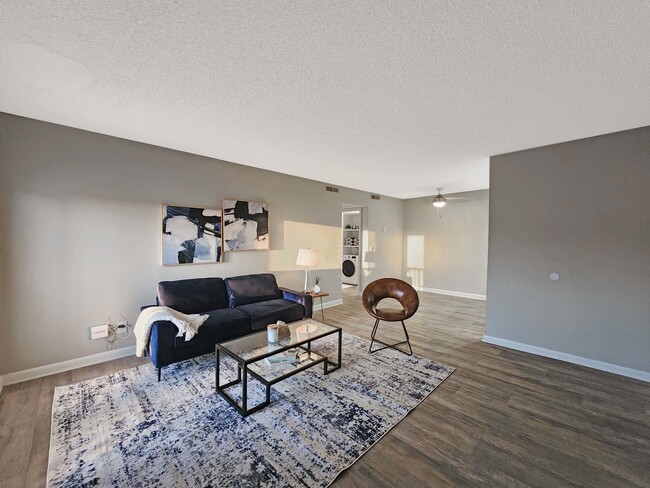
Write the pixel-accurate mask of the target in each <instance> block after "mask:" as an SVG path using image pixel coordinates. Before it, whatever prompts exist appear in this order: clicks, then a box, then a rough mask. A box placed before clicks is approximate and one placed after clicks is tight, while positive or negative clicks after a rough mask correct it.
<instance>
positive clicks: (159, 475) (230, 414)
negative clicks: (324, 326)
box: [48, 332, 453, 488]
mask: <svg viewBox="0 0 650 488" xmlns="http://www.w3.org/2000/svg"><path fill="white" fill-rule="evenodd" d="M368 344H369V343H368V341H366V340H364V339H361V338H359V337H356V336H354V335H350V334H346V333H345V332H344V333H343V367H342V368H341V369H339V370H337V371H335V372H333V373H331V374H330V375H328V376H324V375H323V374H322V367H319V366H315V367H314V368H311V369H310V370H307V371H305V372H302V373H299V374H297V375H295V376H292V377H291V378H289V379H287V380H285V381H282V382H280V383H278V384H276V385H274V386H273V393H272V396H271V400H272V403H271V405H269V406H268V407H266V408H264V409H262V410H261V411H259V412H257V413H255V414H253V415H250V416H248V417H246V418H242V417H241V416H240V415H239V414H238V413H237V412H235V410H234V409H233V408H232V407H230V405H228V404H227V403H226V401H225V400H223V399H222V398H221V397H220V396H218V395H217V394H216V392H215V389H214V381H215V378H214V357H213V355H206V356H201V357H199V358H195V359H192V360H188V361H183V362H181V363H177V364H175V365H173V366H169V367H167V368H165V369H164V371H163V381H162V382H160V383H158V382H157V381H156V380H157V378H156V374H155V371H154V368H153V366H152V365H145V366H139V367H137V368H132V369H127V370H124V371H120V372H119V373H115V374H112V375H109V376H104V377H101V378H96V379H94V380H89V381H84V382H81V383H77V384H74V385H69V386H64V387H60V388H56V390H55V393H54V405H53V407H52V436H51V441H50V461H49V468H48V486H49V487H50V488H54V487H70V486H75V487H81V486H83V487H90V486H115V487H131V486H134V487H149V486H157V487H188V488H189V487H215V488H216V487H218V488H226V487H299V486H300V487H316V486H328V485H329V484H330V483H332V482H333V481H334V479H335V478H336V476H337V475H338V474H339V473H340V472H341V471H342V470H344V469H345V468H347V467H349V466H351V465H352V464H353V463H354V462H355V461H356V460H357V459H359V457H361V455H363V454H364V453H365V452H366V451H367V450H368V449H370V448H371V447H372V446H373V444H374V443H375V442H377V441H378V440H379V439H380V438H381V437H382V436H383V435H384V434H386V432H388V431H389V430H390V429H391V428H392V427H394V426H395V425H396V424H397V423H398V422H399V421H400V420H401V419H402V418H403V417H404V416H405V415H406V414H408V412H409V411H411V410H412V409H413V408H415V407H416V406H417V405H418V404H419V403H420V402H421V401H422V400H424V399H425V398H426V397H427V396H428V395H429V394H430V393H431V392H432V391H433V390H434V389H435V388H436V387H437V386H438V385H439V384H440V383H442V382H443V381H444V380H445V378H447V377H448V376H449V375H450V374H451V373H452V372H453V368H451V367H449V366H445V365H442V364H438V363H435V362H432V361H429V360H427V359H423V358H420V357H417V356H411V357H409V356H406V355H404V354H400V353H398V352H396V351H392V350H384V351H381V352H378V353H375V354H372V355H371V354H368V352H367V351H368ZM334 347H335V341H334V338H333V337H332V338H326V339H323V340H321V342H320V343H319V344H318V347H317V344H313V348H314V350H317V349H319V350H325V351H331V354H332V355H331V357H335V352H334ZM231 367H232V368H233V369H231V370H230V371H226V374H229V375H230V376H229V379H231V378H232V375H234V371H235V370H234V364H233V365H231ZM256 386H257V388H256ZM250 387H251V388H252V389H253V390H254V391H253V393H249V395H250V396H251V398H252V403H249V405H255V404H256V401H255V395H261V394H262V393H263V390H262V389H261V387H260V385H259V383H258V384H256V383H255V382H251V385H250ZM260 398H261V397H260Z"/></svg>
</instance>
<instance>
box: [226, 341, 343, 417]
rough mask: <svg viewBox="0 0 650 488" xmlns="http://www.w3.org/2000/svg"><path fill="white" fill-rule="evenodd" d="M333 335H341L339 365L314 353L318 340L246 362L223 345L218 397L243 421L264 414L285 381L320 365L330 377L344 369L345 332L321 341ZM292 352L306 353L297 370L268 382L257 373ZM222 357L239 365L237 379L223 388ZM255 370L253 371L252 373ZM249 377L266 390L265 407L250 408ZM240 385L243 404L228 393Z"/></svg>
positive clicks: (263, 403) (291, 370) (263, 405)
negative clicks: (270, 361) (268, 361)
mask: <svg viewBox="0 0 650 488" xmlns="http://www.w3.org/2000/svg"><path fill="white" fill-rule="evenodd" d="M333 333H336V334H337V335H338V357H337V362H336V363H335V362H333V361H331V360H330V359H329V358H328V357H327V356H325V355H321V354H319V353H317V352H314V351H313V350H312V349H311V342H312V341H314V340H316V339H317V338H313V339H310V340H309V341H305V343H301V344H291V345H288V346H287V347H283V348H280V349H277V350H275V351H273V352H271V353H268V354H265V355H262V356H257V357H252V358H249V359H242V358H241V357H240V356H239V355H238V354H235V353H233V352H231V351H229V350H228V348H227V347H224V346H223V345H222V344H217V346H216V348H215V377H216V391H217V393H218V394H219V395H220V396H221V397H222V398H223V399H224V400H226V401H227V402H228V403H229V404H230V405H231V406H232V407H233V408H234V409H235V410H237V412H239V414H240V415H242V416H243V417H246V416H248V415H250V414H252V413H255V412H257V411H259V410H261V409H262V408H264V407H266V406H268V405H269V404H270V403H271V386H272V385H274V384H276V383H278V382H280V381H282V380H285V379H287V378H289V377H291V376H293V375H295V374H298V373H300V372H302V371H305V370H307V369H309V368H312V367H314V366H316V365H318V364H323V374H329V373H331V372H333V371H336V370H337V369H339V368H340V367H341V339H342V331H341V329H338V330H337V331H332V332H331V333H329V334H326V335H325V336H321V337H318V338H322V337H327V336H328V335H332V334H333ZM264 335H266V334H264ZM289 349H301V350H302V351H303V352H302V353H300V357H301V362H300V363H299V364H297V365H296V366H295V368H292V369H290V370H289V371H288V372H286V373H283V374H280V375H278V376H273V377H271V378H267V377H265V376H264V375H263V374H262V373H260V372H256V371H255V370H254V369H255V368H256V365H255V363H257V362H259V361H263V360H264V359H266V358H268V357H271V356H275V355H277V354H280V353H283V352H285V351H288V350H289ZM222 354H225V355H226V356H228V357H230V358H232V359H233V360H235V361H236V362H237V379H236V380H233V381H230V382H227V383H225V384H220V369H221V355H222ZM303 361H304V364H303ZM251 367H252V368H253V369H251ZM257 369H262V368H257ZM269 371H270V372H273V370H272V369H270V370H269ZM249 374H250V375H251V376H252V377H253V378H255V379H256V380H257V381H259V382H260V383H262V384H263V385H264V386H265V389H266V391H265V393H266V395H265V399H264V401H263V402H262V403H259V404H258V405H255V406H254V407H252V408H248V375H249ZM240 383H241V385H242V395H241V404H240V403H239V402H238V401H237V400H236V399H235V398H233V397H232V396H231V395H230V394H229V393H228V392H227V391H226V390H227V389H228V388H230V387H232V386H234V385H237V384H240Z"/></svg>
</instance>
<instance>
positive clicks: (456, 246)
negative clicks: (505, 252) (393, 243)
mask: <svg viewBox="0 0 650 488" xmlns="http://www.w3.org/2000/svg"><path fill="white" fill-rule="evenodd" d="M488 195H489V192H488V190H479V191H471V192H465V193H456V194H453V195H447V196H448V197H450V198H454V200H451V199H450V200H448V202H447V205H446V206H445V207H443V208H442V209H440V212H439V213H437V212H436V208H435V207H434V206H433V205H432V198H433V197H426V198H414V199H411V200H406V201H405V202H404V234H405V236H404V246H405V247H404V250H405V252H404V272H405V275H406V279H407V281H409V282H411V283H413V284H414V285H419V286H421V287H425V288H433V289H438V290H447V291H454V292H462V293H471V294H476V295H485V288H486V282H487V243H488ZM438 215H439V217H438ZM414 236H422V237H423V241H424V255H423V260H422V264H423V268H422V269H417V268H419V267H420V266H415V267H413V266H409V264H417V263H409V261H413V259H410V258H413V256H409V255H408V254H409V246H408V242H409V239H413V237H414ZM412 242H416V243H417V242H418V241H417V237H416V240H415V241H412ZM415 245H416V246H418V244H415ZM410 252H411V253H413V252H414V251H413V250H411V251H410ZM415 252H416V253H417V252H418V251H417V250H416V251H415ZM415 261H418V260H417V259H416V260H415Z"/></svg>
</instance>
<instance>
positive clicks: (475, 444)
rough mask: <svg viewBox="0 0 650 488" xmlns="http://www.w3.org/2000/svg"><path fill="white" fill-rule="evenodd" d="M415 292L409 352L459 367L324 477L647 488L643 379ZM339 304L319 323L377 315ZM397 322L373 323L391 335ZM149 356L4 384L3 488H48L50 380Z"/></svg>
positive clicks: (472, 309)
mask: <svg viewBox="0 0 650 488" xmlns="http://www.w3.org/2000/svg"><path fill="white" fill-rule="evenodd" d="M420 299H421V304H420V309H419V310H418V313H417V314H416V315H415V317H413V318H412V319H411V320H409V321H408V323H407V327H408V329H409V333H410V336H411V343H412V345H413V349H414V352H415V353H416V354H418V355H421V356H424V357H427V358H430V359H432V360H435V361H438V362H441V363H445V364H448V365H450V366H454V367H455V368H456V371H455V372H454V373H453V374H452V375H451V376H450V377H449V378H448V379H447V380H446V381H445V382H444V383H443V384H442V385H440V386H439V387H438V388H437V389H436V390H435V391H434V392H433V393H432V394H431V395H430V396H429V397H428V398H427V399H426V400H425V401H424V402H423V403H422V404H421V405H420V406H418V407H417V408H416V409H415V410H413V411H412V412H411V413H410V414H409V415H408V416H407V417H406V418H405V419H404V420H403V421H402V422H400V423H399V424H398V425H397V426H396V427H395V428H393V429H392V430H391V431H390V432H389V433H388V434H387V435H386V436H385V437H384V438H383V439H382V440H381V441H379V442H378V443H377V444H376V445H375V446H374V447H373V448H372V449H371V450H370V451H369V452H368V453H366V454H365V455H364V456H363V457H362V458H361V459H360V460H359V461H357V462H356V463H355V464H354V465H353V466H352V467H351V468H350V469H348V470H346V471H345V472H344V473H342V474H341V475H340V476H339V478H338V479H337V480H336V481H335V483H334V484H333V485H332V486H334V487H336V488H348V487H396V486H404V487H439V486H440V487H445V486H453V487H463V486H495V487H526V486H535V487H552V488H559V487H578V486H582V487H608V488H618V487H650V384H647V383H643V382H640V381H635V380H631V379H627V378H623V377H620V376H616V375H612V374H608V373H603V372H599V371H595V370H591V369H588V368H583V367H580V366H575V365H571V364H567V363H562V362H559V361H554V360H551V359H546V358H541V357H538V356H533V355H530V354H525V353H519V352H516V351H511V350H508V349H503V348H499V347H495V346H491V345H487V344H484V343H482V342H481V337H482V335H483V326H484V317H485V303H484V302H482V301H479V300H471V299H464V298H455V297H446V296H442V295H434V294H430V293H421V294H420ZM343 302H344V303H343V305H340V306H337V307H333V308H329V309H326V310H325V319H326V321H327V322H328V323H332V324H336V325H340V326H341V327H343V328H344V329H345V330H346V331H347V332H350V333H353V334H356V335H359V336H361V337H365V338H369V336H370V331H371V329H372V324H373V321H372V320H371V318H370V317H369V316H368V315H367V314H366V313H365V311H364V310H363V308H362V307H361V304H360V301H359V298H358V297H357V296H356V295H355V294H354V289H347V290H344V296H343ZM315 318H320V313H318V315H315ZM391 329H392V330H391ZM400 331H401V329H400V326H399V324H398V325H397V326H394V325H393V326H391V325H385V324H382V326H381V328H380V334H383V335H382V336H381V337H383V338H385V339H386V340H387V341H388V340H391V339H392V340H395V341H397V340H401V337H400ZM147 362H148V360H146V359H144V360H140V359H136V358H124V359H119V360H115V361H110V362H107V363H103V364H99V365H96V366H90V367H87V368H81V369H77V370H74V371H69V372H66V373H61V374H58V375H53V376H49V377H46V378H41V379H38V380H33V381H28V382H25V383H20V384H17V385H10V386H6V387H5V388H4V390H3V391H2V393H1V394H0V449H1V451H0V488H9V487H11V488H14V487H20V488H22V487H42V486H45V479H46V473H47V458H48V449H49V433H50V416H51V407H52V396H53V392H54V387H55V386H57V385H64V384H68V383H73V382H77V381H82V380H85V379H89V378H94V377H97V376H101V375H105V374H109V373H111V372H114V371H119V370H121V369H125V368H129V367H134V366H137V365H139V364H143V363H147ZM152 374H153V373H152Z"/></svg>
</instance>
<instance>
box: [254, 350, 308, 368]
mask: <svg viewBox="0 0 650 488" xmlns="http://www.w3.org/2000/svg"><path fill="white" fill-rule="evenodd" d="M311 360H312V359H311V358H310V357H309V356H308V355H305V357H301V354H300V351H299V350H298V349H289V350H288V351H284V352H281V353H278V354H275V355H273V356H269V357H268V358H266V359H265V361H266V363H267V364H268V365H269V366H286V365H288V364H291V365H298V364H300V363H303V362H306V361H311Z"/></svg>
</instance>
